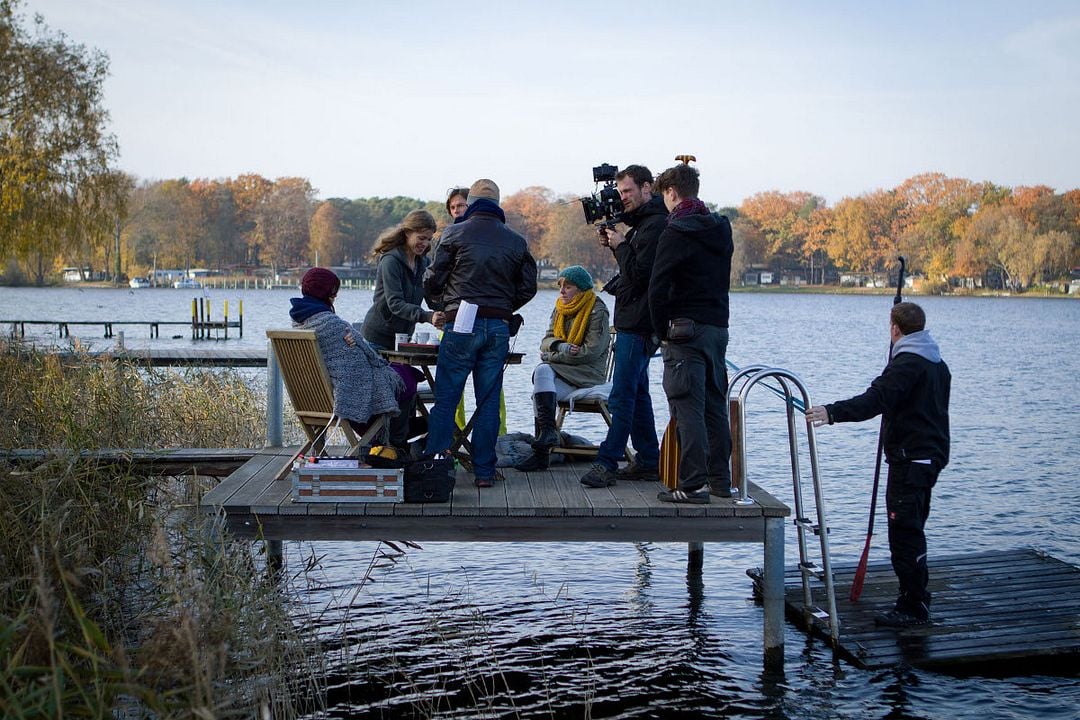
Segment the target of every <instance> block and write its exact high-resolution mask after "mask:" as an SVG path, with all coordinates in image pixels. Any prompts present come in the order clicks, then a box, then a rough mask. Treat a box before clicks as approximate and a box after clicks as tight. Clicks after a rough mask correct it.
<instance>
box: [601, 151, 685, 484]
mask: <svg viewBox="0 0 1080 720" xmlns="http://www.w3.org/2000/svg"><path fill="white" fill-rule="evenodd" d="M652 180H653V178H652V173H651V172H649V169H648V168H647V167H645V166H643V165H629V166H627V167H626V168H624V169H623V170H622V172H620V173H618V174H616V176H615V183H616V187H617V188H618V191H619V198H620V200H622V204H623V215H622V222H624V223H626V224H627V225H628V226H630V230H629V231H628V232H627V233H626V235H625V236H623V235H622V233H620V232H619V231H617V230H615V229H614V228H613V227H605V226H601V227H600V231H599V232H600V243H601V244H602V245H605V246H606V247H609V248H611V252H612V253H613V254H614V255H615V260H616V262H618V263H619V274H618V275H616V276H615V278H614V279H612V280H611V281H610V282H609V283H608V284H607V285H606V286H605V287H604V290H605V291H607V292H609V293H611V294H612V295H614V296H615V323H614V324H615V329H616V336H615V372H614V374H613V375H612V378H611V393H610V394H609V395H608V407H609V408H610V410H611V427H610V428H608V432H607V438H605V440H604V442H603V443H601V444H600V452H599V454H598V455H597V457H596V462H595V463H594V464H593V466H592V467H591V468H590V469H589V471H588V472H587V473H585V475H584V476H583V477H582V478H581V484H582V485H584V486H586V487H592V488H601V487H607V486H609V485H614V484H615V483H616V482H617V481H618V480H619V479H622V480H648V481H655V480H659V474H658V472H657V467H658V465H659V462H660V443H659V442H658V441H657V438H656V423H655V420H654V418H653V409H652V399H651V398H650V396H649V358H650V357H652V354H653V353H654V352H655V351H656V344H655V341H654V340H653V328H652V323H651V322H650V319H649V277H650V275H651V274H652V266H653V256H654V255H655V253H656V242H657V239H658V238H659V237H660V233H661V232H662V231H663V229H664V226H665V225H666V224H667V210H666V209H665V208H664V203H663V199H662V198H660V197H659V196H654V195H653V194H652ZM627 440H630V441H631V442H632V443H633V446H634V449H635V450H636V451H637V457H636V458H635V460H634V462H632V463H630V464H629V465H628V466H626V467H625V468H623V469H622V470H617V468H618V463H619V458H620V457H622V456H623V454H624V452H625V450H626V443H627Z"/></svg>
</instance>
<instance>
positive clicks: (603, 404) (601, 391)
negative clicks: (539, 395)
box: [551, 325, 634, 462]
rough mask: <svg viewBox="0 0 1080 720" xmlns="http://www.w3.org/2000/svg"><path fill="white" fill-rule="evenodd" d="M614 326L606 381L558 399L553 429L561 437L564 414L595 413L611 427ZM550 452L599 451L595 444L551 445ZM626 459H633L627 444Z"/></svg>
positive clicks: (583, 453) (583, 454)
mask: <svg viewBox="0 0 1080 720" xmlns="http://www.w3.org/2000/svg"><path fill="white" fill-rule="evenodd" d="M615 332H616V331H615V326H614V325H612V326H611V343H610V344H609V345H608V361H607V373H606V377H607V382H605V383H604V384H603V385H594V386H593V387H590V388H582V389H581V390H577V391H576V392H574V393H571V394H570V396H569V397H567V398H566V399H565V400H560V401H559V404H558V407H559V412H558V414H557V415H556V416H555V429H557V430H558V431H559V438H560V439H562V426H563V422H564V421H565V420H566V416H567V415H569V414H570V413H575V412H582V413H595V414H597V415H600V416H601V417H602V418H604V422H606V423H607V426H608V427H609V428H610V427H611V410H609V409H608V395H610V394H611V378H612V376H613V375H614V374H615ZM551 452H556V453H562V454H563V455H576V456H580V457H596V456H597V454H598V453H599V452H600V448H599V446H597V445H562V444H560V445H559V446H557V447H553V448H552V449H551ZM626 459H627V460H628V461H629V462H633V461H634V453H633V451H632V450H631V449H630V447H629V446H627V448H626Z"/></svg>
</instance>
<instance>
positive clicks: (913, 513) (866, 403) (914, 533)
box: [806, 302, 952, 627]
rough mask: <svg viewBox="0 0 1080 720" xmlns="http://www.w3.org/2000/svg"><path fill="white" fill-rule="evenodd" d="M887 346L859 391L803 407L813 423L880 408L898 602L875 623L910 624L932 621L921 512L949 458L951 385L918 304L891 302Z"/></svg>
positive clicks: (858, 416)
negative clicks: (879, 367) (877, 371)
mask: <svg viewBox="0 0 1080 720" xmlns="http://www.w3.org/2000/svg"><path fill="white" fill-rule="evenodd" d="M889 320H890V325H889V335H890V337H891V339H892V343H893V345H892V352H891V353H890V359H889V364H888V365H887V366H886V367H885V370H884V372H882V373H881V375H880V376H879V377H877V378H875V379H874V381H873V382H871V383H870V387H869V388H868V389H867V390H866V392H864V393H863V394H862V395H858V396H856V397H853V398H851V399H850V400H842V401H840V402H835V403H832V404H830V405H816V406H814V407H812V408H810V409H809V410H807V411H806V417H807V419H808V420H810V421H812V422H813V423H814V425H815V426H821V425H824V424H826V423H828V424H829V425H832V424H833V423H838V422H861V421H863V420H869V419H870V418H872V417H876V416H878V415H882V416H883V420H882V447H883V448H884V451H885V460H886V461H887V462H888V463H889V477H888V481H887V484H886V487H885V509H886V511H887V512H888V514H889V551H890V553H891V555H892V566H893V571H894V572H895V573H896V577H897V579H898V580H899V581H900V595H899V597H898V598H897V600H896V605H895V607H894V608H893V609H892V610H890V611H888V612H885V613H881V614H880V615H878V616H877V617H876V618H875V621H876V622H877V624H878V625H884V626H886V627H909V626H912V625H924V624H926V623H928V622H930V593H929V592H928V591H927V589H926V588H927V582H928V580H929V574H928V572H927V569H926V533H925V532H924V527H925V525H926V517H927V515H929V513H930V491H931V489H932V488H933V487H934V484H935V483H936V482H937V478H938V474H939V473H940V472H941V470H942V469H943V468H944V467H945V466H946V465H947V464H948V462H949V392H950V385H951V383H952V376H951V375H950V373H949V366H948V365H946V364H945V361H944V360H942V359H941V351H940V350H939V349H938V345H937V343H936V342H934V339H933V338H932V337H930V333H929V331H927V330H926V329H925V328H926V314H925V313H924V312H923V310H922V308H921V307H919V306H918V305H916V304H915V303H909V302H903V303H898V304H896V305H893V308H892V312H891V313H890V315H889Z"/></svg>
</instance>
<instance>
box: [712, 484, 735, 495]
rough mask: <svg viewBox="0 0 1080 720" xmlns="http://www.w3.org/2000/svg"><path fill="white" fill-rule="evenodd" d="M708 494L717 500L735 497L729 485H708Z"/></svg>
mask: <svg viewBox="0 0 1080 720" xmlns="http://www.w3.org/2000/svg"><path fill="white" fill-rule="evenodd" d="M709 494H710V495H713V496H714V497H718V498H730V497H735V491H734V490H733V489H732V488H731V484H730V483H728V484H727V485H717V486H716V487H713V486H712V485H710V486H709Z"/></svg>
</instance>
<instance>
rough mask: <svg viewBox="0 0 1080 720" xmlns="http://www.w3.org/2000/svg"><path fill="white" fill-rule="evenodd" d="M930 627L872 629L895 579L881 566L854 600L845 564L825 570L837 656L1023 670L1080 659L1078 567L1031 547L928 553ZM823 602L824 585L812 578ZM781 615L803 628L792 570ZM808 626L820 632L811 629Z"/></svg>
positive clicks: (868, 664)
mask: <svg viewBox="0 0 1080 720" xmlns="http://www.w3.org/2000/svg"><path fill="white" fill-rule="evenodd" d="M929 564H930V592H931V593H933V596H934V601H933V606H932V608H931V610H932V615H933V624H931V625H929V626H924V627H917V628H908V629H906V630H902V631H899V632H897V631H895V630H888V629H881V628H877V627H875V625H874V615H875V614H877V613H878V612H880V611H882V610H887V609H889V608H891V607H892V604H893V602H894V601H895V599H896V593H897V585H896V577H895V575H894V574H893V571H892V568H891V567H890V565H889V564H888V563H887V562H882V563H875V564H871V565H870V566H869V568H868V572H867V575H866V581H865V584H864V586H863V594H862V597H861V598H860V599H859V602H857V603H852V602H850V601H849V600H848V597H847V596H848V592H849V591H850V589H851V581H852V578H853V577H854V571H855V565H854V564H852V565H846V566H843V567H836V566H834V569H833V576H834V579H835V584H836V593H837V598H836V604H837V611H838V612H839V614H840V648H838V650H839V652H840V653H841V654H842V655H843V656H845V657H847V658H848V659H849V660H851V661H852V662H853V663H855V664H856V665H858V666H860V667H864V668H876V667H884V666H890V665H896V664H899V663H907V664H909V665H913V666H916V667H923V668H934V669H962V668H969V669H982V668H983V667H992V668H993V669H994V670H995V671H996V672H1002V671H1004V672H1017V673H1024V672H1028V671H1030V669H1031V664H1032V663H1033V662H1044V663H1053V662H1065V661H1068V662H1072V663H1076V662H1080V568H1077V567H1074V566H1072V565H1069V564H1067V563H1064V562H1062V561H1060V560H1057V559H1055V558H1053V557H1050V556H1048V555H1046V554H1044V553H1040V552H1038V551H1036V550H1032V549H1018V550H1009V551H1001V552H981V553H976V554H971V555H950V556H943V557H938V558H935V557H934V556H933V555H932V554H931V556H930V563H929ZM812 585H813V597H814V602H817V603H821V604H823V598H824V585H823V584H822V583H820V582H814V583H813V584H812ZM784 594H785V605H786V609H787V613H788V617H789V618H790V619H791V620H793V621H794V622H795V623H796V624H798V625H799V626H800V627H802V628H803V629H806V628H807V624H806V621H805V619H804V615H803V612H802V608H803V604H802V586H801V583H800V581H799V577H798V573H797V572H796V571H792V570H789V571H788V573H787V574H786V577H785V593H784ZM813 631H814V632H815V633H817V634H824V633H826V632H827V630H826V629H825V628H824V627H823V626H821V627H819V626H817V624H816V623H815V627H814V628H813Z"/></svg>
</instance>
